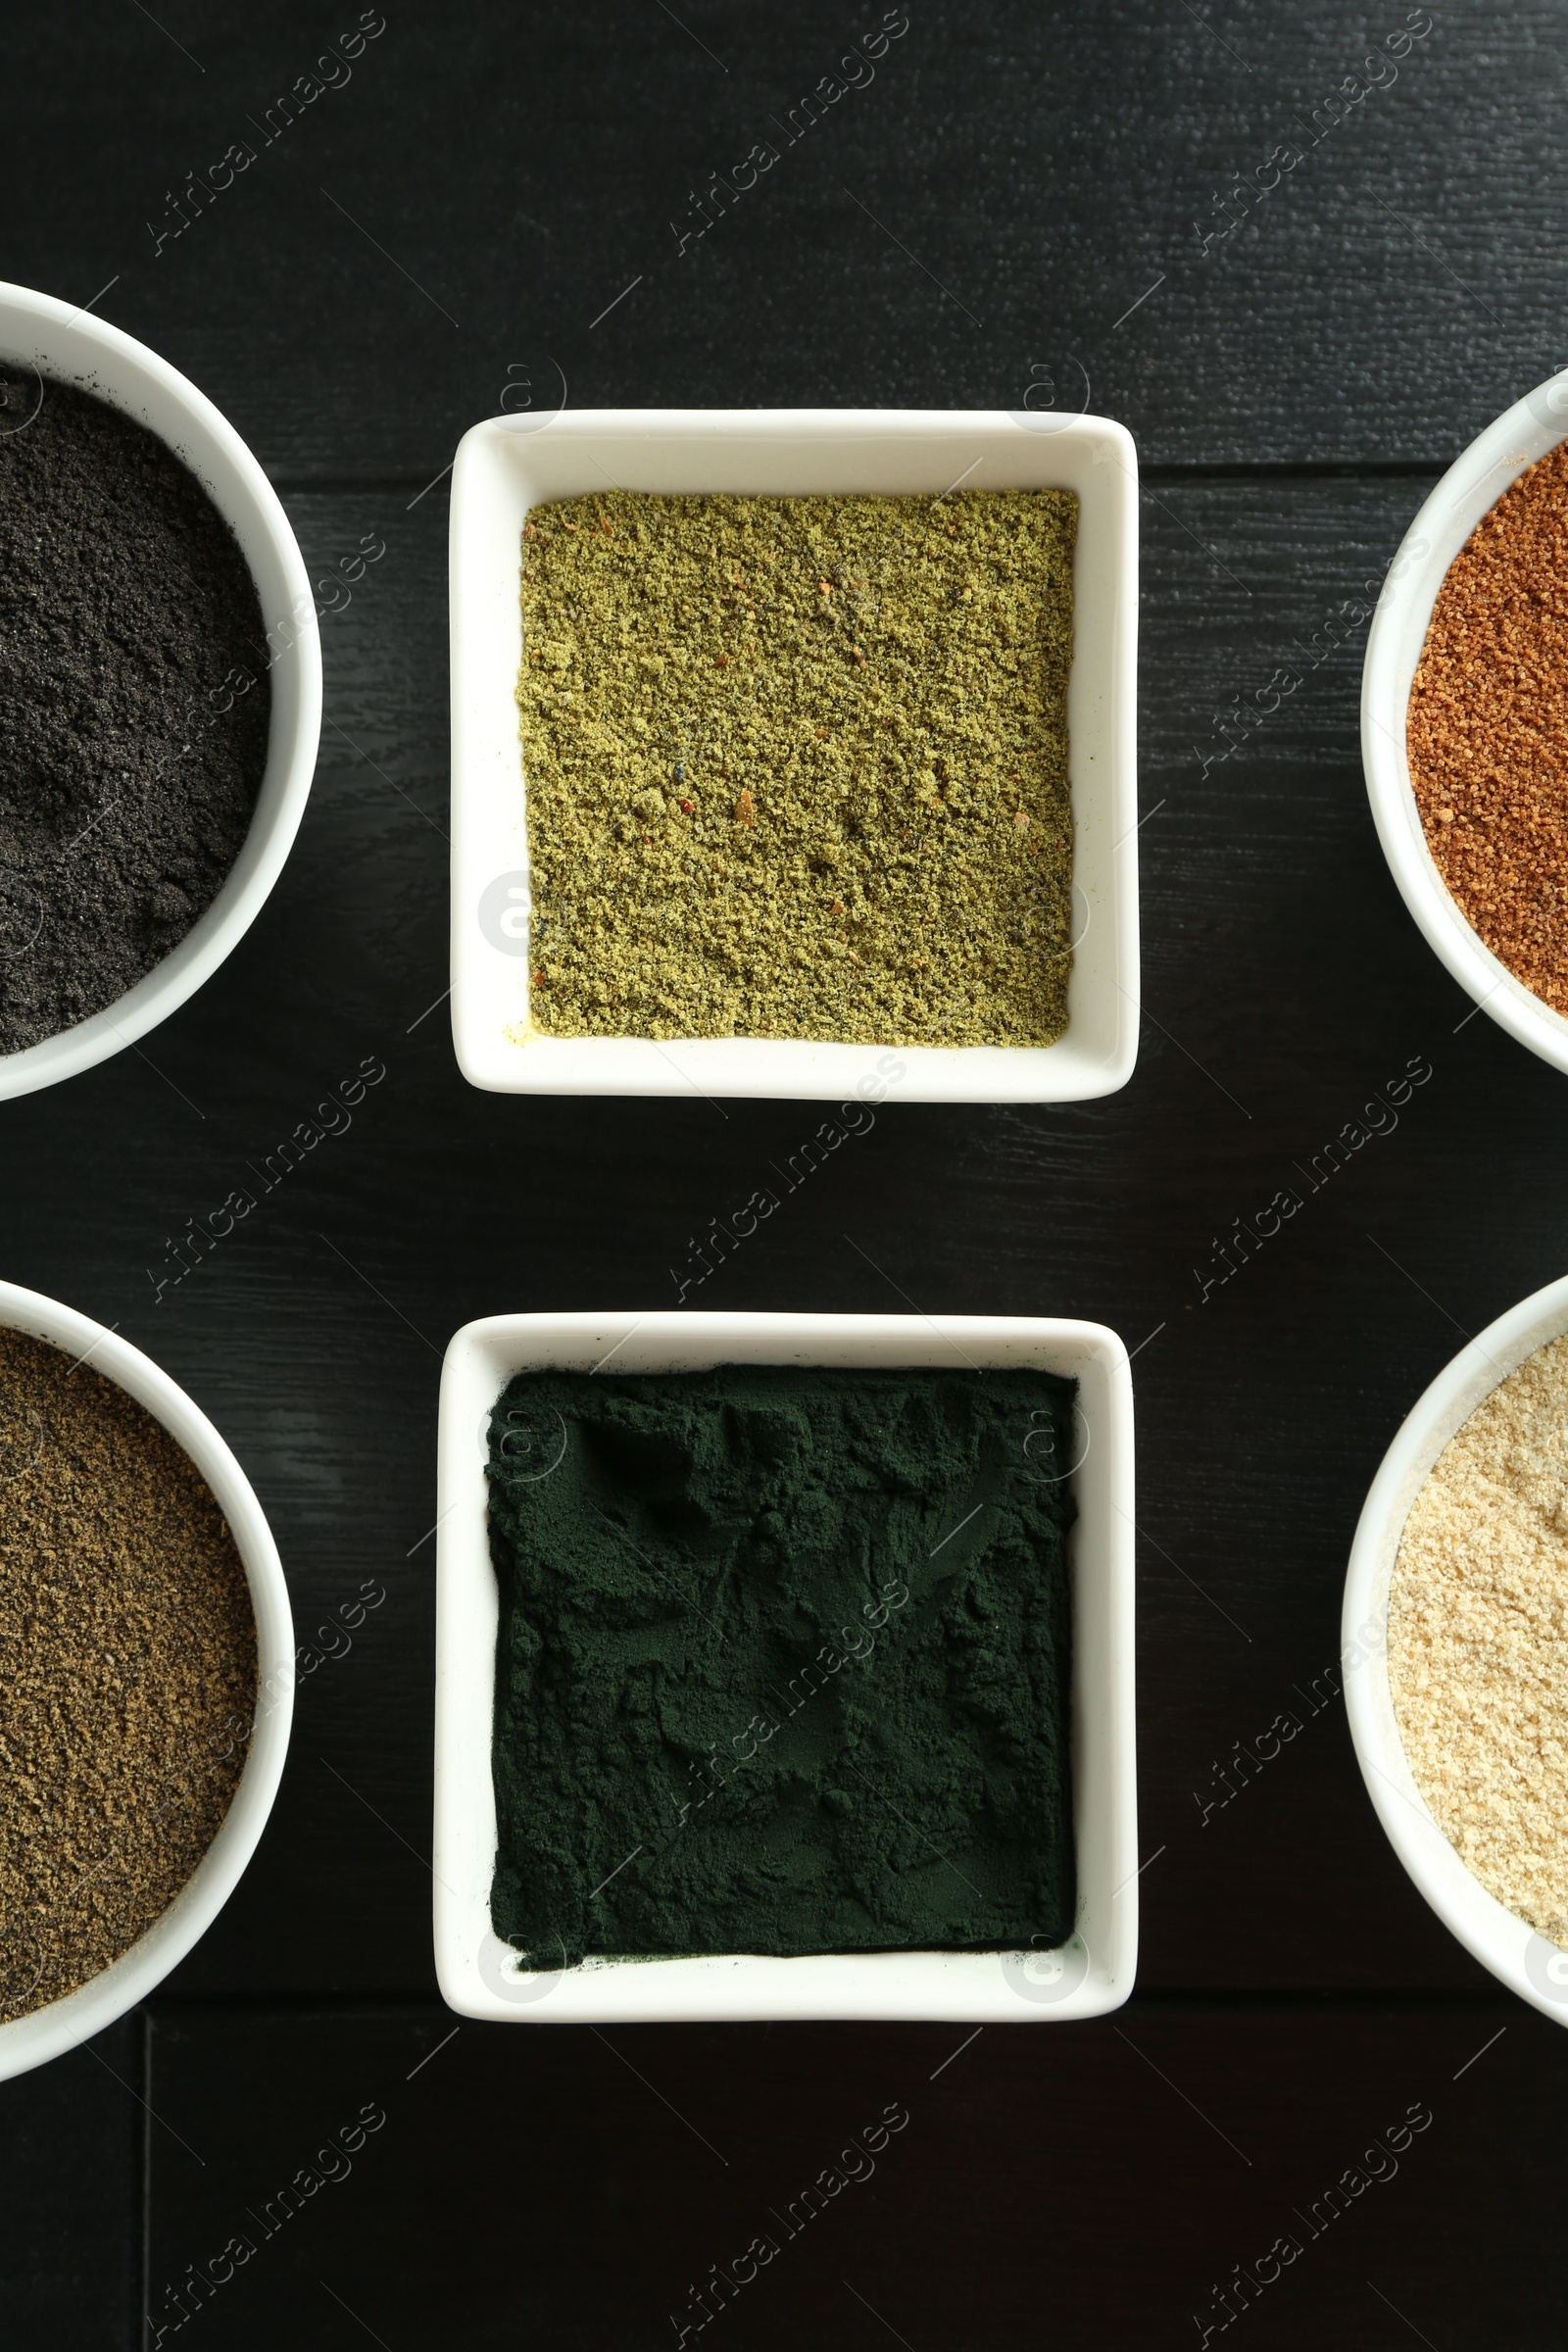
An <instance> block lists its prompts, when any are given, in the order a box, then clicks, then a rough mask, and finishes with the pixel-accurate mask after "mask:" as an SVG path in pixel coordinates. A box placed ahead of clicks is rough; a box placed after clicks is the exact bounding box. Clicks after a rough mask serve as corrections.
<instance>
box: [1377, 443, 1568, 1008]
mask: <svg viewBox="0 0 1568 2352" xmlns="http://www.w3.org/2000/svg"><path fill="white" fill-rule="evenodd" d="M1408 745H1409V763H1410V782H1411V784H1412V785H1413V787H1414V789H1415V797H1416V806H1417V807H1418V809H1420V811H1421V822H1422V825H1423V826H1424V827H1425V830H1426V837H1427V841H1428V843H1429V845H1430V847H1431V850H1432V855H1433V857H1434V858H1436V860H1437V863H1438V870H1439V872H1440V873H1441V874H1442V876H1443V878H1444V880H1445V882H1446V884H1447V886H1448V888H1449V890H1450V891H1451V892H1452V894H1453V897H1454V899H1455V900H1456V901H1457V903H1458V905H1459V907H1460V908H1461V909H1462V911H1463V913H1464V914H1465V916H1466V918H1467V920H1468V921H1469V922H1470V923H1471V924H1472V925H1473V927H1474V928H1475V930H1476V931H1478V932H1479V933H1480V935H1481V937H1482V939H1484V940H1485V942H1486V944H1487V946H1488V947H1489V948H1490V949H1491V950H1492V952H1493V954H1494V955H1495V956H1497V958H1498V959H1499V960H1500V961H1501V962H1503V963H1505V964H1506V965H1507V967H1508V969H1509V971H1511V972H1512V973H1513V974H1514V975H1515V977H1516V978H1518V979H1520V980H1522V981H1523V982H1524V984H1525V986H1526V988H1528V989H1531V990H1533V991H1534V993H1535V994H1536V995H1537V996H1538V997H1541V998H1542V999H1544V1002H1545V1003H1546V1004H1548V1005H1552V1006H1553V1007H1554V1008H1555V1009H1556V1010H1557V1011H1558V1012H1568V442H1561V443H1559V444H1558V446H1557V448H1555V449H1554V450H1552V451H1550V452H1549V453H1548V454H1547V456H1545V457H1544V458H1543V459H1541V461H1540V462H1539V464H1537V465H1535V466H1530V467H1529V468H1528V470H1527V471H1526V472H1524V473H1522V474H1521V475H1520V476H1519V479H1518V480H1517V481H1516V482H1515V483H1514V484H1513V486H1512V488H1511V489H1510V490H1508V491H1507V492H1505V494H1504V495H1503V496H1502V497H1501V498H1500V499H1498V501H1497V503H1496V505H1495V507H1494V508H1493V510H1492V512H1491V514H1490V515H1486V516H1485V518H1484V519H1483V520H1482V521H1481V522H1480V523H1478V524H1477V526H1476V528H1475V530H1474V531H1472V533H1471V534H1470V537H1469V538H1468V539H1467V540H1466V542H1465V544H1464V546H1463V547H1462V548H1461V549H1460V551H1459V553H1458V555H1457V556H1455V558H1454V560H1453V562H1452V564H1450V565H1449V566H1448V573H1447V577H1446V579H1445V581H1444V583H1443V586H1442V587H1441V588H1440V590H1439V591H1438V600H1437V603H1436V604H1435V605H1434V607H1433V610H1432V622H1431V626H1430V627H1429V628H1428V630H1427V639H1426V644H1425V645H1424V646H1423V648H1422V650H1421V661H1420V664H1419V666H1418V667H1417V670H1416V673H1415V679H1414V682H1413V684H1412V685H1411V688H1410V709H1409V718H1408Z"/></svg>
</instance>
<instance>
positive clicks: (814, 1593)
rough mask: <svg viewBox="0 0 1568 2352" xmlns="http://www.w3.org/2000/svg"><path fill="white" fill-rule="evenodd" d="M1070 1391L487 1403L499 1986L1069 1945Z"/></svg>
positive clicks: (859, 1379)
mask: <svg viewBox="0 0 1568 2352" xmlns="http://www.w3.org/2000/svg"><path fill="white" fill-rule="evenodd" d="M1074 1386H1075V1384H1074V1383H1073V1382H1071V1381H1068V1380H1059V1379H1056V1378H1054V1376H1053V1375H1051V1374H1049V1373H1044V1372H988V1373H984V1374H979V1373H964V1372H951V1373H950V1372H941V1371H886V1372H883V1371H833V1370H807V1369H798V1368H794V1367H789V1368H786V1367H781V1366H771V1365H768V1366H755V1365H733V1364H731V1365H724V1366H720V1367H718V1368H717V1369H716V1370H713V1371H711V1372H701V1373H690V1374H671V1375H662V1376H658V1377H656V1376H653V1375H635V1376H633V1375H628V1376H626V1377H622V1378H616V1377H615V1376H613V1375H612V1374H604V1373H601V1374H599V1375H597V1376H594V1375H589V1374H585V1373H555V1372H549V1373H527V1374H522V1375H519V1377H518V1378H516V1379H515V1380H514V1381H513V1382H512V1383H511V1384H510V1386H509V1387H508V1388H507V1390H506V1391H505V1393H504V1394H503V1396H502V1397H501V1398H500V1400H499V1402H498V1404H497V1406H496V1408H495V1412H494V1414H493V1416H492V1421H491V1445H490V1463H489V1477H490V1531H491V1549H492V1554H493V1557H494V1561H495V1566H496V1573H497V1578H498V1581H499V1585H500V1595H501V1612H500V1627H499V1633H498V1639H497V1646H496V1703H495V1726H494V1743H493V1764H494V1775H495V1791H496V1817H497V1829H498V1846H497V1855H496V1870H495V1880H494V1885H493V1889H492V1895H491V1915H492V1919H493V1922H494V1926H495V1931H496V1933H497V1935H498V1936H501V1937H503V1938H504V1939H506V1940H508V1941H510V1942H512V1943H513V1944H515V1947H516V1948H517V1949H518V1951H519V1952H522V1953H525V1954H526V1964H527V1965H530V1966H533V1967H536V1968H541V1969H543V1968H558V1967H561V1966H562V1965H563V1964H567V1965H572V1964H575V1963H576V1962H577V1961H579V1960H580V1959H581V1958H582V1957H583V1955H584V1953H586V1952H597V1953H605V1954H624V1955H633V1954H637V1955H643V1956H651V1955H656V1954H666V1955H667V1954H673V1953H682V1952H773V1953H800V1952H832V1951H856V1950H875V1949H890V1948H891V1949H915V1950H918V1949H933V1948H942V1947H947V1948H955V1947H970V1948H981V1949H986V1948H1008V1947H1016V1946H1020V1945H1021V1946H1028V1945H1029V1944H1030V1943H1031V1941H1034V1942H1035V1943H1036V1946H1037V1948H1038V1946H1039V1945H1042V1944H1054V1943H1059V1942H1062V1941H1064V1940H1065V1939H1066V1937H1067V1936H1069V1935H1070V1934H1071V1932H1072V1925H1073V1910H1074V1899H1075V1897H1074V1873H1073V1846H1072V1809H1071V1783H1070V1770H1069V1760H1068V1729H1069V1703H1068V1691H1069V1679H1070V1671H1071V1602H1070V1595H1069V1589H1068V1574H1067V1556H1066V1538H1067V1530H1068V1527H1069V1526H1070V1524H1071V1522H1072V1518H1073V1516H1074V1506H1073V1503H1072V1499H1071V1495H1070V1490H1069V1486H1068V1482H1067V1478H1066V1475H1065V1474H1066V1472H1067V1471H1068V1470H1069V1469H1070V1466H1071V1464H1072V1461H1073V1449H1072V1443H1071V1431H1072V1418H1073V1396H1074Z"/></svg>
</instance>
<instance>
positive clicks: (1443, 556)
mask: <svg viewBox="0 0 1568 2352" xmlns="http://www.w3.org/2000/svg"><path fill="white" fill-rule="evenodd" d="M1565 432H1568V368H1565V369H1563V370H1561V371H1560V372H1559V373H1558V374H1556V375H1554V376H1548V377H1547V379H1546V381H1545V382H1544V384H1538V385H1537V386H1536V388H1535V390H1534V391H1533V392H1528V393H1526V395H1525V397H1524V399H1523V400H1520V401H1516V402H1515V403H1514V405H1513V407H1512V408H1511V409H1505V410H1504V411H1503V414H1502V415H1501V416H1500V417H1498V418H1497V420H1496V422H1495V424H1489V425H1488V427H1487V429H1486V431H1485V432H1484V433H1481V434H1479V435H1478V436H1477V438H1476V439H1475V440H1474V441H1472V442H1471V444H1470V446H1469V448H1468V449H1467V450H1466V451H1465V452H1464V453H1463V455H1462V456H1461V457H1458V458H1456V459H1455V460H1454V462H1453V464H1452V465H1451V466H1449V468H1448V470H1447V472H1446V474H1445V475H1444V477H1443V479H1442V481H1441V482H1439V484H1438V486H1437V488H1436V489H1435V490H1434V491H1433V493H1432V495H1431V497H1430V498H1428V499H1427V501H1426V503H1425V505H1424V506H1423V507H1422V509H1421V511H1420V513H1419V514H1418V515H1417V516H1416V518H1415V520H1414V521H1413V522H1412V523H1411V525H1410V528H1409V530H1408V531H1407V532H1406V533H1405V535H1404V537H1403V539H1402V540H1401V541H1400V543H1399V548H1398V552H1397V555H1396V556H1395V557H1394V559H1393V561H1392V562H1391V563H1390V565H1389V569H1388V574H1387V577H1386V578H1385V580H1384V583H1383V587H1382V590H1381V592H1380V594H1379V597H1378V604H1377V611H1376V613H1375V614H1374V616H1373V621H1372V627H1371V630H1370V632H1369V634H1368V636H1367V641H1366V661H1365V663H1364V665H1363V668H1362V672H1361V763H1362V766H1363V767H1364V769H1365V771H1366V788H1367V795H1368V798H1369V799H1370V801H1371V803H1372V816H1373V821H1374V822H1375V824H1376V826H1377V829H1378V840H1379V841H1380V842H1381V843H1382V845H1383V855H1384V857H1385V858H1387V859H1388V861H1389V870H1390V872H1391V873H1392V874H1393V876H1394V879H1395V881H1396V883H1397V885H1398V890H1399V895H1400V897H1401V898H1402V899H1403V901H1404V903H1405V905H1406V907H1408V908H1409V910H1410V912H1411V914H1412V915H1413V916H1414V917H1415V920H1416V922H1417V923H1418V924H1419V926H1420V928H1421V930H1422V932H1423V933H1424V934H1425V937H1426V941H1427V945H1428V946H1429V947H1430V948H1431V949H1432V950H1433V952H1434V953H1435V954H1436V955H1437V956H1440V957H1441V958H1442V960H1443V962H1444V963H1445V964H1446V966H1447V969H1448V970H1449V972H1451V973H1452V975H1453V977H1454V979H1455V980H1457V981H1458V983H1459V986H1460V987H1461V988H1462V989H1465V990H1467V991H1468V992H1469V994H1470V995H1471V996H1472V997H1473V998H1474V999H1475V1001H1476V1003H1477V1005H1480V1006H1481V1008H1482V1009H1483V1010H1484V1011H1485V1012H1486V1013H1487V1014H1488V1015H1489V1016H1490V1017H1491V1018H1492V1019H1493V1020H1495V1022H1496V1023H1497V1026H1498V1027H1499V1028H1500V1029H1506V1031H1507V1032H1508V1035H1509V1036H1510V1037H1514V1038H1517V1039H1518V1041H1519V1043H1520V1044H1521V1045H1522V1046H1528V1047H1529V1049H1530V1051H1531V1053H1532V1054H1540V1056H1541V1058H1542V1060H1543V1061H1549V1062H1550V1063H1552V1065H1553V1066H1554V1067H1555V1068H1556V1069H1559V1070H1568V1018H1565V1017H1564V1016H1563V1014H1562V1013H1560V1012H1556V1011H1554V1010H1553V1009H1552V1007H1551V1006H1550V1005H1547V1004H1545V1003H1544V1002H1543V1000H1542V999H1541V998H1540V997H1538V996H1537V995H1536V994H1535V993H1534V991H1533V990H1531V989H1528V988H1526V986H1525V984H1524V982H1523V981H1522V980H1516V979H1515V977H1514V975H1513V973H1512V972H1510V971H1509V969H1508V967H1507V965H1506V964H1505V963H1503V962H1502V961H1501V960H1500V958H1499V957H1497V956H1494V954H1493V953H1492V950H1491V949H1490V948H1489V947H1488V946H1487V945H1486V942H1485V941H1484V940H1483V939H1482V938H1481V936H1480V934H1479V932H1476V931H1473V930H1472V929H1471V927H1470V923H1469V921H1468V919H1467V917H1466V916H1465V915H1464V914H1463V913H1462V912H1461V910H1460V908H1459V906H1458V904H1457V902H1456V901H1455V900H1454V899H1453V898H1452V897H1450V895H1449V892H1448V886H1447V884H1446V882H1445V881H1444V879H1443V876H1442V874H1441V873H1440V872H1439V870H1438V862H1437V859H1436V858H1434V857H1433V855H1432V852H1431V850H1430V849H1429V848H1428V847H1427V838H1426V832H1425V830H1424V828H1423V826H1422V823H1421V811H1420V809H1418V808H1417V807H1416V799H1415V793H1414V791H1413V790H1412V788H1411V784H1410V768H1409V761H1408V758H1407V754H1406V748H1405V722H1406V718H1407V715H1408V711H1409V704H1410V686H1411V682H1412V680H1413V679H1414V677H1415V672H1416V664H1417V663H1418V662H1419V661H1420V659H1421V649H1422V647H1423V646H1424V645H1425V643H1426V635H1427V629H1428V626H1429V624H1430V622H1431V619H1432V608H1433V606H1434V605H1435V604H1436V603H1437V600H1438V591H1439V589H1440V588H1441V587H1442V586H1443V583H1444V580H1445V578H1446V575H1447V570H1448V566H1449V564H1451V563H1452V562H1453V559H1454V557H1455V556H1456V555H1457V554H1458V553H1459V550H1460V549H1461V548H1462V547H1463V546H1464V544H1465V541H1466V540H1467V539H1468V538H1469V537H1470V534H1471V532H1472V531H1473V530H1474V529H1475V527H1476V525H1477V523H1479V522H1480V521H1481V519H1482V517H1483V516H1484V515H1489V514H1490V513H1491V512H1492V509H1493V508H1494V507H1495V505H1496V503H1497V501H1498V499H1499V498H1501V497H1502V496H1503V495H1504V494H1505V493H1506V492H1507V490H1508V489H1509V488H1510V487H1511V486H1512V484H1513V483H1514V482H1515V481H1516V480H1517V479H1518V477H1519V475H1520V474H1521V473H1523V472H1524V471H1525V468H1526V467H1527V466H1534V465H1535V464H1536V463H1537V462H1538V460H1540V459H1542V458H1544V457H1545V456H1546V454H1547V452H1548V451H1549V450H1553V449H1555V448H1556V446H1557V444H1558V442H1559V441H1560V440H1561V439H1562V438H1563V435H1564V433H1565Z"/></svg>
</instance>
